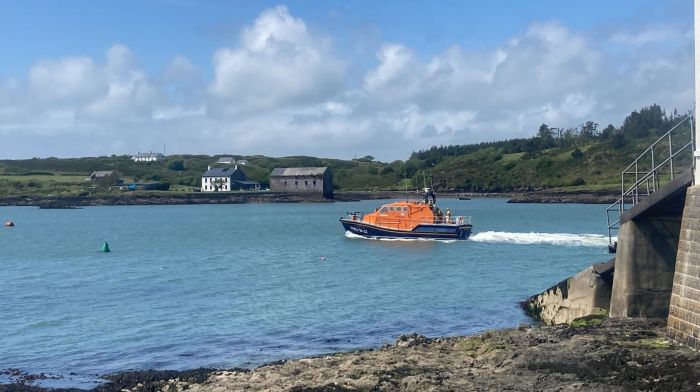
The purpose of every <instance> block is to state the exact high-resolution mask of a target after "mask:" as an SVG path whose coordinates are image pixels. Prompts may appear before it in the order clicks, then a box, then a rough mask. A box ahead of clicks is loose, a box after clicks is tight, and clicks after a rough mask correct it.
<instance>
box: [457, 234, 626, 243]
mask: <svg viewBox="0 0 700 392" xmlns="http://www.w3.org/2000/svg"><path fill="white" fill-rule="evenodd" d="M469 239H470V240H472V241H476V242H498V243H512V244H521V245H530V244H549V245H562V246H606V245H608V237H607V236H604V235H600V234H571V233H509V232H504V231H484V232H481V233H476V234H473V235H472V236H471V237H470V238H469ZM613 240H615V238H613Z"/></svg>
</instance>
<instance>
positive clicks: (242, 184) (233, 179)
mask: <svg viewBox="0 0 700 392" xmlns="http://www.w3.org/2000/svg"><path fill="white" fill-rule="evenodd" d="M257 189H260V184H259V183H257V182H255V181H249V180H248V177H247V176H246V175H245V173H243V170H241V169H240V168H238V166H236V167H233V168H231V167H211V166H210V167H209V168H208V170H207V171H206V172H205V173H204V174H203V175H202V192H229V191H232V190H257Z"/></svg>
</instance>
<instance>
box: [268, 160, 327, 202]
mask: <svg viewBox="0 0 700 392" xmlns="http://www.w3.org/2000/svg"><path fill="white" fill-rule="evenodd" d="M270 190H271V191H274V192H318V193H323V197H328V198H332V197H333V173H332V172H331V169H330V168H328V167H278V168H275V169H274V170H272V173H270Z"/></svg>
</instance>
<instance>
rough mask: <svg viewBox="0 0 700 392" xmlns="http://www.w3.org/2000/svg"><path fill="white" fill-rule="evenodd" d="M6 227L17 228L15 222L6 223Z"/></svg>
mask: <svg viewBox="0 0 700 392" xmlns="http://www.w3.org/2000/svg"><path fill="white" fill-rule="evenodd" d="M5 227H15V222H13V221H7V222H5Z"/></svg>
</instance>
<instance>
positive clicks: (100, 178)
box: [85, 170, 123, 185]
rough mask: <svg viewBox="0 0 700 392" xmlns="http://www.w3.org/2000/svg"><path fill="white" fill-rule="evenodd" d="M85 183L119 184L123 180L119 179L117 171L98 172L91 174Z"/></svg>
mask: <svg viewBox="0 0 700 392" xmlns="http://www.w3.org/2000/svg"><path fill="white" fill-rule="evenodd" d="M85 181H92V182H100V183H103V184H109V185H113V184H119V183H121V182H123V180H121V179H119V174H118V173H117V172H116V171H115V170H97V171H94V172H92V173H91V174H90V177H87V178H86V179H85Z"/></svg>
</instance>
